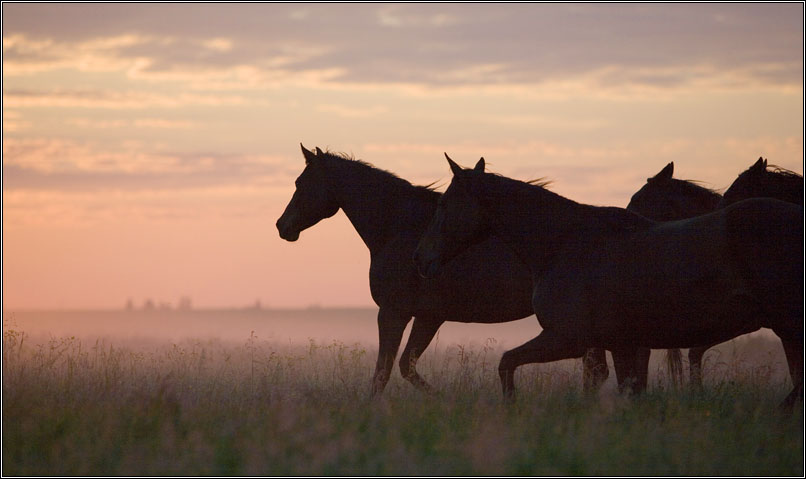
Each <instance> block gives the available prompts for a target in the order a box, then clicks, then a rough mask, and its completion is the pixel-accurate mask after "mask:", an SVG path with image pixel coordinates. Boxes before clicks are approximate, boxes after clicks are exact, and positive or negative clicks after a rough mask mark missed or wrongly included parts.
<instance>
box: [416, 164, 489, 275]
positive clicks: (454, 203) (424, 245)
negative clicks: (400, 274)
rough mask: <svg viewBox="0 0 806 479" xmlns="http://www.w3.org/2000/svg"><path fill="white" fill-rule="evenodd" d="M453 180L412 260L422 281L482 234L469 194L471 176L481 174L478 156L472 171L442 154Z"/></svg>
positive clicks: (477, 209) (475, 205) (475, 203)
mask: <svg viewBox="0 0 806 479" xmlns="http://www.w3.org/2000/svg"><path fill="white" fill-rule="evenodd" d="M445 158H446V159H447V160H448V165H450V168H451V171H452V172H453V179H452V181H451V184H450V185H449V186H448V189H447V190H446V191H445V193H444V194H443V195H442V197H441V198H440V200H439V202H438V204H437V210H436V212H435V213H434V216H433V217H432V219H431V223H430V224H429V226H428V228H427V229H426V231H425V233H424V234H423V236H422V237H421V238H420V242H419V244H418V245H417V249H416V250H415V251H414V256H413V259H414V261H415V262H416V263H417V270H418V272H419V273H420V275H421V276H423V277H425V278H433V277H434V276H436V275H437V273H438V271H439V269H440V268H441V267H442V265H444V264H445V263H447V262H448V261H450V260H451V259H453V258H454V257H456V256H457V255H458V254H459V253H461V252H462V251H464V250H465V249H466V248H467V247H468V246H469V245H470V244H472V243H474V242H475V241H476V240H477V239H478V237H479V236H482V235H484V234H485V232H486V231H485V226H484V225H485V224H484V222H483V220H482V213H481V209H480V207H479V204H478V200H477V199H475V198H474V197H473V195H472V191H471V189H469V188H472V182H473V179H474V177H478V176H479V175H481V174H483V173H484V164H485V163H484V158H483V157H482V158H481V159H479V161H478V162H477V163H476V166H475V167H473V168H472V169H470V168H468V169H465V168H462V167H461V166H459V165H458V164H456V162H454V161H453V160H452V159H451V158H450V157H449V156H448V154H447V153H446V154H445Z"/></svg>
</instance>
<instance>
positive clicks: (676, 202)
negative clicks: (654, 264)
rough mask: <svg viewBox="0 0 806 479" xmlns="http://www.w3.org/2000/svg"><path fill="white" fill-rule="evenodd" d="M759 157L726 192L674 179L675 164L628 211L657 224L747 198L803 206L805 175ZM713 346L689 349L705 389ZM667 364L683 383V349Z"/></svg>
mask: <svg viewBox="0 0 806 479" xmlns="http://www.w3.org/2000/svg"><path fill="white" fill-rule="evenodd" d="M770 167H771V168H774V170H772V171H770V170H768V169H767V160H765V159H763V158H761V157H760V158H759V159H758V161H756V162H755V163H754V164H753V165H752V166H750V168H748V169H747V170H745V171H744V172H742V173H740V174H739V176H738V178H737V179H736V180H735V181H734V182H733V184H732V185H731V186H730V187H729V188H728V189H727V191H726V192H725V197H723V196H722V195H721V194H719V193H718V192H717V191H715V190H712V189H710V188H706V187H704V186H702V185H700V184H698V183H697V182H695V181H691V180H681V179H677V178H673V174H674V163H673V162H672V163H669V164H667V165H666V166H665V167H664V168H663V169H662V170H661V171H660V172H659V173H658V174H656V175H655V176H653V177H651V178H647V182H646V184H645V185H644V186H643V187H642V188H641V189H640V190H638V191H637V192H636V193H635V194H634V195H633V196H632V198H631V199H630V203H629V204H628V205H627V209H628V210H630V211H635V212H636V213H638V214H640V215H642V216H645V217H647V218H649V219H652V220H656V221H676V220H682V219H686V218H691V217H693V216H699V215H703V214H706V213H710V212H711V211H714V210H716V209H717V208H724V207H726V206H728V205H730V204H733V203H735V202H737V201H741V200H744V199H747V198H777V199H779V200H782V201H787V202H790V203H794V204H798V205H800V206H803V176H801V175H799V174H797V173H795V172H793V171H790V170H786V169H783V168H780V167H776V166H773V165H770ZM712 346H715V345H711V346H707V347H696V348H691V349H689V352H688V358H689V378H690V380H691V383H692V384H693V385H694V386H696V387H699V386H702V358H703V355H704V354H705V352H706V351H707V350H708V349H709V348H710V347H712ZM667 363H668V366H669V369H670V372H671V375H672V377H673V378H674V379H675V380H676V381H677V382H678V383H680V382H682V361H681V358H680V350H679V349H670V350H669V351H668V353H667Z"/></svg>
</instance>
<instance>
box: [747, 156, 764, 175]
mask: <svg viewBox="0 0 806 479" xmlns="http://www.w3.org/2000/svg"><path fill="white" fill-rule="evenodd" d="M750 169H751V170H752V171H754V172H756V173H763V172H765V171H767V160H765V159H764V158H762V157H760V156H759V157H758V160H757V161H756V162H755V163H753V166H751V167H750Z"/></svg>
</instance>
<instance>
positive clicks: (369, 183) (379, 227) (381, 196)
mask: <svg viewBox="0 0 806 479" xmlns="http://www.w3.org/2000/svg"><path fill="white" fill-rule="evenodd" d="M339 163H340V164H341V165H342V166H341V167H340V170H341V172H340V174H339V175H331V178H335V177H337V176H338V177H339V181H338V182H335V184H334V185H333V187H332V188H333V194H334V195H335V196H336V198H337V199H338V202H339V206H340V207H341V209H342V210H343V211H344V214H345V215H347V218H348V219H349V220H350V223H352V225H353V227H354V228H355V230H356V232H358V235H359V236H360V237H361V239H362V240H363V241H364V244H365V245H366V246H367V248H369V250H370V254H373V253H375V252H376V251H378V250H380V249H381V248H382V247H383V246H384V245H385V244H386V243H387V242H388V241H389V240H390V239H392V238H394V237H396V236H399V235H400V234H402V233H404V230H406V229H408V228H410V227H411V226H412V225H411V223H412V222H411V219H412V217H416V215H417V213H418V211H419V210H420V209H424V208H427V207H424V206H423V205H422V203H423V202H422V201H418V198H417V194H416V193H418V192H417V191H416V187H414V186H412V185H410V184H408V183H407V182H406V181H405V180H402V179H400V178H395V177H394V176H392V175H391V174H389V173H386V172H383V171H381V170H375V169H374V168H373V167H371V166H369V165H366V164H362V163H359V162H357V161H352V160H342V161H340V162H339ZM406 186H408V188H406ZM435 194H436V193H435ZM433 203H434V204H433V205H432V206H431V209H433V208H434V207H435V206H436V201H434V202H433ZM422 216H423V217H425V218H426V219H428V218H427V216H426V215H425V214H424V215H422Z"/></svg>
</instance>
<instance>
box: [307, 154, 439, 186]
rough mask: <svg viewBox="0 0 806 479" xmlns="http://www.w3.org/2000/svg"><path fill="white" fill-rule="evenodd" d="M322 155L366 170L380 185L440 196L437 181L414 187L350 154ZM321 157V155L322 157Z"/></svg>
mask: <svg viewBox="0 0 806 479" xmlns="http://www.w3.org/2000/svg"><path fill="white" fill-rule="evenodd" d="M322 155H324V156H325V158H327V159H331V160H334V161H337V162H343V163H344V164H348V165H354V166H359V167H360V168H361V169H362V170H365V171H366V172H367V173H368V174H369V175H370V176H371V177H373V178H375V179H376V180H377V181H378V182H379V183H385V184H389V185H394V186H397V187H400V188H404V189H414V191H417V192H420V193H427V194H433V195H439V194H440V193H438V192H437V191H436V188H437V185H436V184H437V181H434V182H433V183H430V184H428V185H425V186H421V185H413V184H411V182H409V181H408V180H405V179H403V178H401V177H399V176H397V175H396V174H394V173H392V172H391V171H388V170H384V169H382V168H378V167H377V166H375V165H373V164H372V163H369V162H367V161H364V160H357V159H355V158H354V157H353V155H350V154H348V153H342V152H333V151H330V150H325V151H323V152H322ZM320 156H321V155H320Z"/></svg>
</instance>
